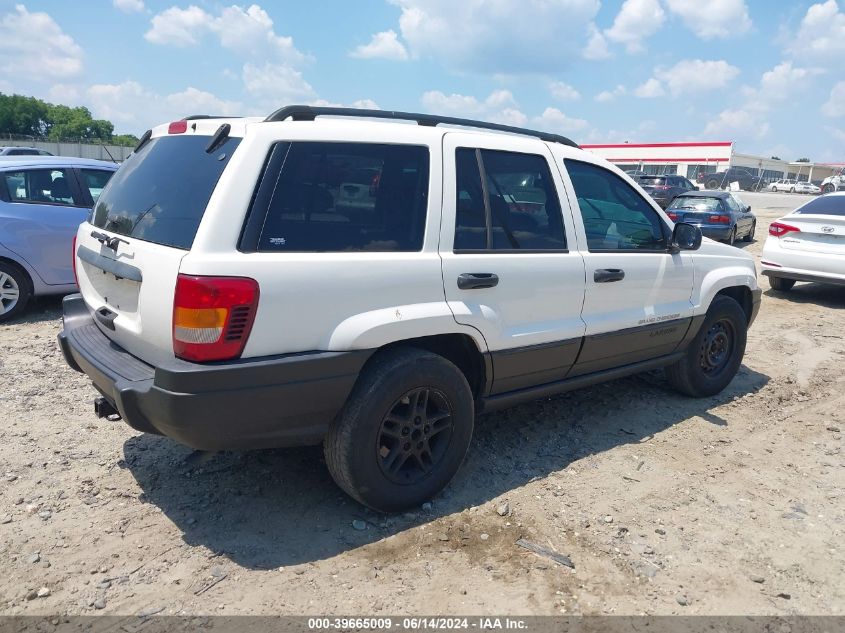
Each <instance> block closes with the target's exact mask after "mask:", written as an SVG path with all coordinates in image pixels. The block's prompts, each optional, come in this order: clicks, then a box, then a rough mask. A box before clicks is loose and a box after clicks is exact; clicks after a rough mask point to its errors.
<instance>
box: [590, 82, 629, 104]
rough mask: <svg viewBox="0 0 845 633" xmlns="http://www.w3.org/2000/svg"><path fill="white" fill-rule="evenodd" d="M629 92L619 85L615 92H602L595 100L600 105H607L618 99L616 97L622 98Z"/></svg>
mask: <svg viewBox="0 0 845 633" xmlns="http://www.w3.org/2000/svg"><path fill="white" fill-rule="evenodd" d="M627 92H628V91H627V90H626V88H625V86H623V85H622V84H619V85H618V86H616V87H615V88H614V89H613V90H603V91H601V92H600V93H598V94H597V95H596V96H595V97H594V99H595V100H596V101H598V102H599V103H607V102H608V101H613V100H614V99H616V97H621V96H622V95H624V94H626V93H627Z"/></svg>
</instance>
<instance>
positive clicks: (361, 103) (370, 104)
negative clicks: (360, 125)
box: [352, 99, 381, 110]
mask: <svg viewBox="0 0 845 633" xmlns="http://www.w3.org/2000/svg"><path fill="white" fill-rule="evenodd" d="M352 107H353V108H361V109H362V110H381V108H380V107H379V105H378V104H377V103H376V102H375V101H373V100H372V99H358V100H357V101H353V102H352Z"/></svg>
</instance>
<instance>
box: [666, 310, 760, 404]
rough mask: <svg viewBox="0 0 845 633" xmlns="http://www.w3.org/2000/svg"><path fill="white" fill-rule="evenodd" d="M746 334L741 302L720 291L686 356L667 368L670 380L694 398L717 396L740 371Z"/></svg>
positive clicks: (745, 322)
mask: <svg viewBox="0 0 845 633" xmlns="http://www.w3.org/2000/svg"><path fill="white" fill-rule="evenodd" d="M747 334H748V320H747V318H746V316H745V312H744V311H743V309H742V308H741V307H740V305H739V304H738V303H737V302H736V301H735V300H734V299H732V298H730V297H725V296H721V295H717V296H716V298H715V299H713V303H711V304H710V309H709V310H707V316H706V318H705V319H704V323H703V324H702V325H701V329H700V330H699V331H698V334H696V336H695V338H694V339H693V341H692V343H690V346H689V347H688V348H687V351H686V354H685V355H684V357H683V358H682V359H681V360H679V361H678V362H677V363H675V364H674V365H670V366H669V367H667V368H666V378H667V379H668V380H669V384H670V385H672V387H674V388H675V389H676V390H678V391H680V392H681V393H683V394H686V395H688V396H692V397H694V398H704V397H707V396H715V395H716V394H717V393H719V392H721V391H722V390H723V389H724V388H725V387H727V386H728V384H730V382H731V380H733V379H734V376H736V372H737V371H739V366H740V364H741V363H742V357H743V356H744V355H745V343H746V339H747Z"/></svg>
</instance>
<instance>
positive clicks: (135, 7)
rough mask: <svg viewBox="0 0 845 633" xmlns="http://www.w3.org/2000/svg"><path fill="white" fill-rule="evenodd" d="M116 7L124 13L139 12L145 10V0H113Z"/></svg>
mask: <svg viewBox="0 0 845 633" xmlns="http://www.w3.org/2000/svg"><path fill="white" fill-rule="evenodd" d="M112 4H113V5H114V8H115V9H120V10H121V11H123V12H124V13H138V12H140V11H143V10H144V0H112Z"/></svg>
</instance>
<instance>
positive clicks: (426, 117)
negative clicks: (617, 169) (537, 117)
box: [264, 105, 578, 147]
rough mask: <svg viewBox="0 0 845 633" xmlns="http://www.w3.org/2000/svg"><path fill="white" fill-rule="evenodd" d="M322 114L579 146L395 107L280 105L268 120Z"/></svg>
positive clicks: (528, 132) (508, 127) (533, 133)
mask: <svg viewBox="0 0 845 633" xmlns="http://www.w3.org/2000/svg"><path fill="white" fill-rule="evenodd" d="M318 116H349V117H364V118H368V119H394V120H401V121H416V123H417V125H424V126H426V127H435V126H437V125H459V126H462V127H474V128H481V129H483V130H494V131H496V132H510V133H511V134H522V135H524V136H533V137H535V138H538V139H540V140H541V141H547V142H549V143H562V144H563V145H569V146H570V147H578V144H577V143H575V142H574V141H572V140H570V139H568V138H566V137H565V136H561V135H560V134H550V133H548V132H539V131H537V130H529V129H526V128H522V127H514V126H512V125H500V124H499V123H487V122H485V121H475V120H473V119H459V118H456V117H449V116H437V115H435V114H418V113H414V112H396V111H394V110H365V109H358V108H331V107H315V106H306V105H291V106H285V107H283V108H279V109H278V110H276V111H275V112H274V113H273V114H271V115H270V116H268V117H267V118H266V119H264V120H265V121H268V122H270V121H284V120H285V119H288V118H290V119H292V120H294V121H313V120H314V119H315V118H316V117H318Z"/></svg>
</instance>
